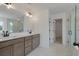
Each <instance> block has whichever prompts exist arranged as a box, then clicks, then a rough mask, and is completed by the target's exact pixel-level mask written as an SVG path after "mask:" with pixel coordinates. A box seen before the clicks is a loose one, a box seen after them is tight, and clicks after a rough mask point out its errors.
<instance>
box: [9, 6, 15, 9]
mask: <svg viewBox="0 0 79 59" xmlns="http://www.w3.org/2000/svg"><path fill="white" fill-rule="evenodd" d="M7 8H8V9H10V8H12V9H15V8H14V7H13V6H12V5H7Z"/></svg>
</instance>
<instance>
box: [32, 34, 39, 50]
mask: <svg viewBox="0 0 79 59" xmlns="http://www.w3.org/2000/svg"><path fill="white" fill-rule="evenodd" d="M39 44H40V35H39V34H37V35H33V36H32V45H33V46H32V49H35V48H36V47H38V46H39Z"/></svg>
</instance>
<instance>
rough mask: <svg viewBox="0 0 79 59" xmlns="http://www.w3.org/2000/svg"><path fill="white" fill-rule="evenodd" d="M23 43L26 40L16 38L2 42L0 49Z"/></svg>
mask: <svg viewBox="0 0 79 59" xmlns="http://www.w3.org/2000/svg"><path fill="white" fill-rule="evenodd" d="M22 41H24V38H16V39H12V40H8V41H4V42H0V48H2V47H6V46H8V45H12V44H15V43H18V42H22Z"/></svg>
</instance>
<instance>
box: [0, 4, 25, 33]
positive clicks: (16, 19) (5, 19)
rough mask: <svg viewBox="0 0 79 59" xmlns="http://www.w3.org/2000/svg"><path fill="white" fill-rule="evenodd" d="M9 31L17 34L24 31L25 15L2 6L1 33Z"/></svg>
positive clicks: (0, 7)
mask: <svg viewBox="0 0 79 59" xmlns="http://www.w3.org/2000/svg"><path fill="white" fill-rule="evenodd" d="M6 30H7V31H9V32H10V33H17V32H23V31H24V14H23V13H21V12H19V11H17V10H14V9H7V8H6V7H5V6H0V32H2V31H6Z"/></svg>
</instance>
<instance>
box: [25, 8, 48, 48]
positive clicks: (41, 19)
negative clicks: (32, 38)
mask: <svg viewBox="0 0 79 59" xmlns="http://www.w3.org/2000/svg"><path fill="white" fill-rule="evenodd" d="M48 14H49V13H48V10H45V9H44V10H43V9H41V10H40V11H38V12H37V13H35V14H33V17H32V18H28V19H27V17H25V20H26V22H25V23H26V24H27V25H26V30H27V29H28V28H31V29H32V31H33V34H38V33H39V34H40V47H45V48H48V47H49V20H48V19H49V18H48Z"/></svg>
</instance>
